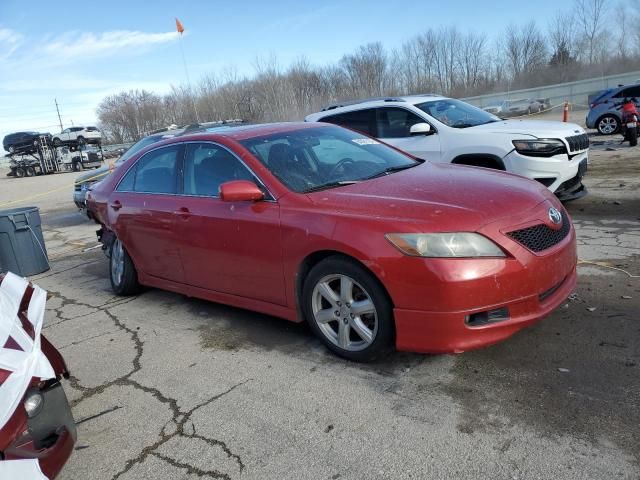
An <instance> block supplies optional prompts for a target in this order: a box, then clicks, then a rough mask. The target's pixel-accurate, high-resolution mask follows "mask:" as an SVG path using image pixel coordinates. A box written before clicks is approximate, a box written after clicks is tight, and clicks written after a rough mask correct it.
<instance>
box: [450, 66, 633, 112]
mask: <svg viewBox="0 0 640 480" xmlns="http://www.w3.org/2000/svg"><path fill="white" fill-rule="evenodd" d="M633 83H640V71H635V72H628V73H620V74H617V75H607V76H601V77H596V78H588V79H585V80H577V81H575V82H566V83H558V84H555V85H545V86H541V87H534V88H526V89H522V90H511V91H506V92H498V93H488V94H485V95H476V96H474V97H467V98H463V99H462V100H464V101H465V102H468V103H470V104H472V105H475V106H477V107H480V108H482V107H487V106H489V105H492V104H496V103H498V102H501V101H502V100H520V99H524V98H548V99H549V102H550V103H551V105H557V104H560V103H562V102H564V101H568V102H569V103H571V104H572V106H573V108H574V110H577V109H588V108H589V95H592V94H594V93H596V92H598V91H600V90H605V89H607V88H613V87H617V86H618V85H629V84H633Z"/></svg>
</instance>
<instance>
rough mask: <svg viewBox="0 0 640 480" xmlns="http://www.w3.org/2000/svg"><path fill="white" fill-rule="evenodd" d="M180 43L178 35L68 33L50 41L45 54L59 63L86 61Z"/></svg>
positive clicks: (169, 33) (45, 47)
mask: <svg viewBox="0 0 640 480" xmlns="http://www.w3.org/2000/svg"><path fill="white" fill-rule="evenodd" d="M177 39H178V32H162V33H146V32H139V31H134V30H114V31H110V32H103V33H99V34H95V33H87V32H84V33H83V32H67V33H64V34H62V35H59V36H57V37H55V38H53V39H51V40H50V41H49V42H48V43H47V44H46V45H45V46H44V48H43V51H44V52H45V53H46V54H48V55H50V56H53V57H55V58H58V59H67V60H72V59H85V58H90V57H94V58H95V57H103V56H110V55H115V54H118V53H122V51H123V50H126V51H128V52H133V53H140V51H141V50H144V49H146V48H149V47H153V46H156V45H160V44H163V43H168V42H172V41H174V40H177Z"/></svg>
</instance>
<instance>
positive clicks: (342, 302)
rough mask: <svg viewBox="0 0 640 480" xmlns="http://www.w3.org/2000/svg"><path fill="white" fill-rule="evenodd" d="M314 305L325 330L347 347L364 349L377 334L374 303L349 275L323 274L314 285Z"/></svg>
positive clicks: (339, 345)
mask: <svg viewBox="0 0 640 480" xmlns="http://www.w3.org/2000/svg"><path fill="white" fill-rule="evenodd" d="M311 308H312V312H313V319H314V321H315V322H316V324H317V325H318V328H319V329H320V331H321V332H322V334H323V335H324V336H325V337H326V338H327V339H328V340H329V341H330V342H331V343H333V344H334V345H336V346H338V347H340V348H342V349H344V350H348V351H352V352H355V351H360V350H364V349H365V348H367V347H368V346H369V345H371V344H372V343H373V341H374V340H375V338H376V334H377V332H378V315H377V312H376V307H375V304H374V303H373V300H372V298H371V296H370V295H369V293H368V292H367V291H366V290H365V289H364V288H363V287H362V286H361V285H360V284H359V283H357V282H356V281H355V280H353V279H352V278H351V277H348V276H347V275H341V274H333V275H327V276H325V277H323V278H321V279H320V281H319V282H318V283H317V284H316V285H315V287H314V289H313V294H312V298H311Z"/></svg>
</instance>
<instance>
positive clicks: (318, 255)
mask: <svg viewBox="0 0 640 480" xmlns="http://www.w3.org/2000/svg"><path fill="white" fill-rule="evenodd" d="M329 257H342V258H345V259H347V260H350V261H352V262H355V263H356V264H358V265H359V266H360V267H362V268H363V269H365V270H366V271H367V272H369V273H370V274H371V276H372V277H373V278H374V279H375V281H376V282H378V284H379V285H380V288H382V290H383V291H384V293H385V295H386V296H387V299H388V300H389V303H390V304H391V306H392V307H393V306H394V303H393V298H392V297H391V295H390V294H389V290H388V289H387V287H386V286H385V285H384V283H383V282H382V280H381V279H380V275H379V274H377V273H376V272H375V270H373V269H372V268H371V267H370V266H368V265H367V264H366V263H364V262H363V261H362V260H360V259H359V258H357V257H355V256H353V255H351V254H349V253H345V252H343V251H339V250H333V249H325V250H317V251H315V252H311V253H309V254H308V255H307V256H306V257H304V258H303V259H302V261H301V262H300V263H299V265H298V269H297V271H296V278H295V285H294V287H295V292H294V294H295V295H294V299H295V302H296V310H297V312H298V316H299V317H300V318H301V319H304V313H303V311H302V304H301V299H302V290H303V287H304V281H305V279H306V278H307V276H308V275H309V272H310V271H311V269H312V268H313V267H314V266H316V265H317V264H318V263H320V262H321V261H322V260H324V259H325V258H329Z"/></svg>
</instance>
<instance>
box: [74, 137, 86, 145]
mask: <svg viewBox="0 0 640 480" xmlns="http://www.w3.org/2000/svg"><path fill="white" fill-rule="evenodd" d="M76 141H77V142H78V146H84V145H86V143H87V141H86V140H85V139H84V137H78V139H77V140H76Z"/></svg>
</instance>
